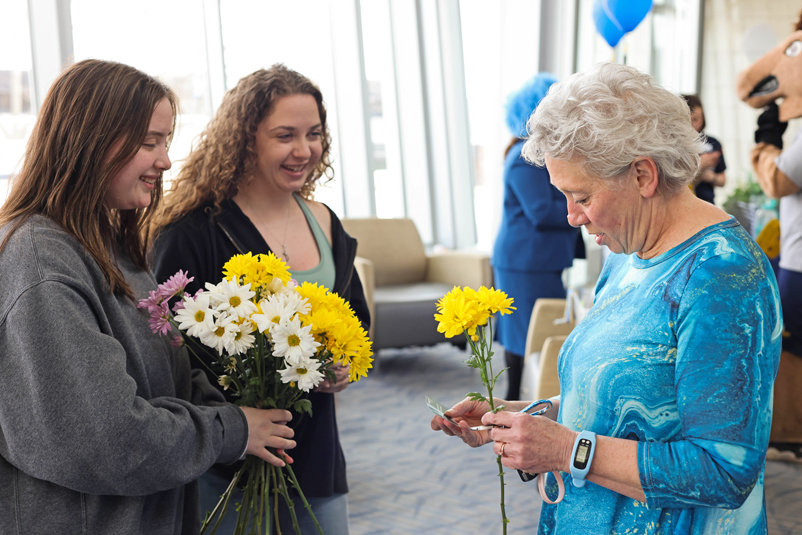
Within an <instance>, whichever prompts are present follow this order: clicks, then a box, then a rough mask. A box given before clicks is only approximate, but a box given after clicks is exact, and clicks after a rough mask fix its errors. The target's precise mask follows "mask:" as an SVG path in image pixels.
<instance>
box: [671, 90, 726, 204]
mask: <svg viewBox="0 0 802 535" xmlns="http://www.w3.org/2000/svg"><path fill="white" fill-rule="evenodd" d="M682 98H684V99H685V102H687V103H688V107H689V108H690V109H691V125H693V128H694V130H696V131H697V132H699V133H701V134H703V133H704V129H705V126H706V124H707V123H706V122H705V111H704V109H702V101H701V100H699V97H697V96H696V95H682ZM704 137H705V141H704V149H703V151H702V153H701V154H700V155H699V160H700V163H699V170H698V172H697V173H696V176H695V177H694V179H693V191H694V193H696V196H697V197H699V198H700V199H704V200H706V201H707V202H709V203H711V204H712V203H713V202H714V199H715V188H720V187H722V186H723V185H724V184H726V183H727V175H726V174H725V173H724V171H726V169H727V164H726V163H725V162H724V152H723V151H722V149H721V143H719V142H718V140H717V139H716V138H714V137H713V136H708V135H707V134H704Z"/></svg>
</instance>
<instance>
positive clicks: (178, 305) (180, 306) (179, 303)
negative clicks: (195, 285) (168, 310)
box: [173, 299, 184, 314]
mask: <svg viewBox="0 0 802 535" xmlns="http://www.w3.org/2000/svg"><path fill="white" fill-rule="evenodd" d="M183 308H184V300H183V299H179V300H178V301H176V302H175V304H174V305H173V312H174V313H176V314H178V311H179V310H181V309H183Z"/></svg>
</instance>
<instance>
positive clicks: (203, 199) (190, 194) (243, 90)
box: [149, 63, 334, 238]
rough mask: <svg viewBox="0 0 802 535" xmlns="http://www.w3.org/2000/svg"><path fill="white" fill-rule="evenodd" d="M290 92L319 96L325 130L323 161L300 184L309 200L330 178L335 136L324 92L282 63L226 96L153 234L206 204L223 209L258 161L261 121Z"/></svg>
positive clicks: (175, 181) (156, 220)
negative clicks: (327, 120) (317, 185)
mask: <svg viewBox="0 0 802 535" xmlns="http://www.w3.org/2000/svg"><path fill="white" fill-rule="evenodd" d="M289 95H311V96H312V97H314V99H315V102H316V103H317V109H318V113H319V114H320V124H321V127H322V132H323V139H322V141H323V151H322V153H321V157H320V161H319V162H318V163H317V165H316V166H315V168H314V169H313V170H312V173H310V175H309V177H308V178H307V179H306V182H305V183H304V185H303V187H302V188H301V191H300V194H301V196H303V197H304V198H306V199H310V198H311V197H312V193H313V192H314V189H315V185H316V182H317V181H318V179H320V177H322V176H324V175H325V176H326V177H328V179H329V180H330V179H331V177H332V176H333V174H334V171H333V169H332V167H331V160H330V152H331V135H330V133H329V128H328V124H327V122H326V106H325V105H324V103H323V94H322V93H321V92H320V89H318V87H317V86H316V85H315V84H314V83H313V82H312V81H311V80H309V79H308V78H307V77H306V76H303V75H302V74H300V73H298V72H296V71H293V70H292V69H289V68H287V67H285V66H284V65H282V64H280V63H277V64H275V65H273V66H272V67H270V68H269V69H260V70H258V71H256V72H254V73H251V74H249V75H248V76H245V77H244V78H242V79H241V80H240V81H239V82H238V83H237V85H236V87H234V88H233V89H231V90H230V91H229V92H228V93H226V95H225V96H224V97H223V102H222V103H221V104H220V108H219V109H218V110H217V114H216V115H215V117H214V118H213V119H212V120H211V121H210V122H209V124H208V125H207V126H206V129H205V130H204V131H203V132H202V133H201V134H200V136H198V139H197V144H196V146H194V147H193V149H192V152H191V153H190V155H189V156H188V157H187V160H186V161H185V162H184V164H183V165H182V166H181V170H180V171H179V173H178V174H177V176H176V177H175V178H174V179H173V181H172V184H171V185H170V189H169V191H168V193H167V194H166V195H165V197H164V202H163V203H162V209H161V211H160V213H159V215H158V216H156V217H155V218H154V221H153V226H152V229H151V230H152V232H151V233H150V236H149V237H151V238H152V237H154V236H155V234H156V233H157V232H158V229H160V228H162V227H164V226H166V225H169V224H170V223H172V222H174V221H177V220H178V219H180V218H181V217H182V216H184V215H186V214H187V213H189V212H191V211H193V210H195V209H197V208H199V207H200V206H203V205H204V204H208V203H212V204H213V205H214V208H215V211H218V212H219V210H220V205H221V204H222V203H223V202H224V201H225V200H227V199H230V198H231V197H233V196H234V195H236V194H237V190H238V188H239V185H240V184H241V183H242V181H243V180H245V179H247V178H248V177H249V176H250V174H251V173H252V172H253V169H254V167H255V165H256V158H257V154H256V146H255V145H256V143H255V141H256V129H257V128H258V126H259V123H261V122H262V120H263V119H264V118H265V117H267V115H268V114H269V113H270V112H271V111H272V109H273V104H274V103H275V102H276V101H277V100H278V99H279V98H281V97H285V96H289Z"/></svg>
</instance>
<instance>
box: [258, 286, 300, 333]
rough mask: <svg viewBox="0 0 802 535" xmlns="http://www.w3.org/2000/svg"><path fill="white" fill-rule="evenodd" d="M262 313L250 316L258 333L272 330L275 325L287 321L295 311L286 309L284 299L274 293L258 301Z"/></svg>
mask: <svg viewBox="0 0 802 535" xmlns="http://www.w3.org/2000/svg"><path fill="white" fill-rule="evenodd" d="M259 308H260V309H261V311H262V313H261V314H259V313H257V314H254V315H253V316H251V321H253V322H255V323H256V327H257V328H258V329H259V332H260V333H263V332H265V331H272V330H273V328H275V327H276V326H277V325H280V324H282V323H287V322H288V321H290V318H292V315H293V314H294V313H295V310H294V309H288V308H287V306H286V303H285V301H284V300H282V299H279V298H278V297H277V296H276V295H271V296H270V297H268V298H267V299H262V301H261V302H260V303H259Z"/></svg>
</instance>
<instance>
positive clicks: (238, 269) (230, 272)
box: [223, 253, 257, 282]
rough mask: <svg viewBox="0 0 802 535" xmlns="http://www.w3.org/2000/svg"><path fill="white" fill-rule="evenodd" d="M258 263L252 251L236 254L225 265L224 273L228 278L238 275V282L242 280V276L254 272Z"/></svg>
mask: <svg viewBox="0 0 802 535" xmlns="http://www.w3.org/2000/svg"><path fill="white" fill-rule="evenodd" d="M256 264H257V262H256V258H254V257H253V255H251V253H246V254H238V255H234V256H232V257H231V259H229V261H228V262H226V263H225V264H224V265H223V275H225V278H226V280H231V277H236V278H237V282H242V277H245V276H247V275H249V274H250V273H251V272H253V271H254V269H255V266H256Z"/></svg>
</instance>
